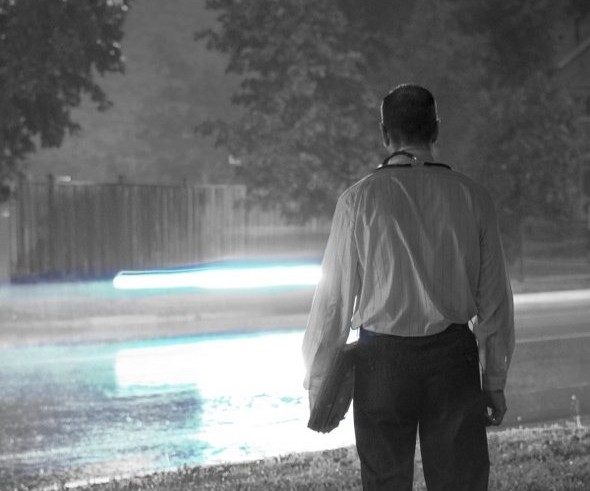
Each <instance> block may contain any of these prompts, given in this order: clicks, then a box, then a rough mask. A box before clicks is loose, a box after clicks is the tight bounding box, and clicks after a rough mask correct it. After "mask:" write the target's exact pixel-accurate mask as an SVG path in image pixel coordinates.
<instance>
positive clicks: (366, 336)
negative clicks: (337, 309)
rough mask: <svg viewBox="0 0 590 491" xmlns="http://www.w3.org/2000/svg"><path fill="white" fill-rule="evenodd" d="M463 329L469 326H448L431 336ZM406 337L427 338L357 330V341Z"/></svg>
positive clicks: (363, 329)
mask: <svg viewBox="0 0 590 491" xmlns="http://www.w3.org/2000/svg"><path fill="white" fill-rule="evenodd" d="M463 329H469V324H467V323H465V324H450V325H449V326H448V327H447V328H446V329H445V330H444V331H441V332H439V333H436V334H432V336H440V335H441V334H442V335H444V334H447V333H451V332H455V331H460V330H463ZM407 337H428V336H399V335H397V334H384V333H382V332H374V331H367V330H366V329H365V328H364V327H362V326H361V327H360V329H359V339H373V338H387V339H396V338H407Z"/></svg>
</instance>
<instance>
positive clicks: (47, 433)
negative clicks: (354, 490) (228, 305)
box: [0, 330, 352, 488]
mask: <svg viewBox="0 0 590 491" xmlns="http://www.w3.org/2000/svg"><path fill="white" fill-rule="evenodd" d="M302 335H303V332H302V331H301V330H298V331H290V332H276V333H268V332H267V333H264V334H248V335H245V334H244V335H218V336H200V337H194V338H179V339H167V340H156V341H150V342H134V343H125V344H116V345H113V344H109V345H107V344H105V345H79V346H75V345H74V346H54V347H25V348H18V349H11V350H3V351H2V353H0V356H1V358H0V422H1V430H0V431H1V433H0V483H3V482H9V481H12V482H17V481H18V479H19V477H24V476H30V475H36V474H39V473H43V474H58V475H59V474H60V473H61V472H68V473H69V475H74V476H77V477H84V476H87V477H97V476H109V475H120V474H128V473H138V472H144V471H153V470H161V469H166V468H173V467H179V466H182V465H185V464H187V465H191V464H197V463H205V464H207V463H215V462H227V461H239V460H245V459H256V458H260V457H264V456H271V455H279V454H285V453H289V452H296V451H304V450H317V449H322V448H330V447H337V446H343V445H349V444H351V443H352V428H351V426H350V424H346V425H344V426H343V427H342V428H339V429H338V430H337V431H335V432H334V434H331V435H329V436H328V437H326V436H323V435H317V434H315V433H313V432H311V431H309V430H307V429H306V418H307V416H308V413H307V398H306V394H305V392H304V390H303V389H302V387H301V382H302V377H303V368H302V363H301V357H300V346H301V340H302ZM0 488H1V486H0Z"/></svg>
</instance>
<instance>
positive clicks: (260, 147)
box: [196, 0, 478, 219]
mask: <svg viewBox="0 0 590 491" xmlns="http://www.w3.org/2000/svg"><path fill="white" fill-rule="evenodd" d="M207 6H208V8H210V9H213V10H216V11H217V12H218V13H219V23H220V27H219V29H218V30H206V31H202V32H199V33H197V36H196V37H197V39H198V40H205V41H206V42H207V46H208V47H209V48H210V49H215V50H219V51H221V52H223V53H226V54H227V55H229V60H230V61H229V64H228V68H227V69H228V72H230V73H234V74H237V75H239V76H241V77H242V84H241V86H240V90H239V91H238V92H237V93H235V94H234V96H233V102H234V103H235V104H236V106H239V107H241V108H242V116H241V117H239V118H238V119H237V120H234V121H232V122H228V120H227V119H224V120H213V121H207V122H205V123H204V124H201V125H199V127H198V130H199V131H200V132H202V133H204V134H208V135H213V136H214V137H215V139H216V142H217V144H218V145H222V146H225V147H226V148H227V149H228V150H229V151H230V153H231V154H232V155H234V156H235V157H237V158H239V159H240V161H241V162H242V167H241V168H240V175H241V178H242V179H243V181H244V182H245V183H246V184H247V185H248V187H249V191H250V195H251V196H253V197H254V198H256V199H257V201H258V202H262V203H264V204H268V205H278V206H280V207H281V208H282V210H283V212H284V213H285V214H286V215H287V216H289V217H296V218H300V219H305V218H307V217H309V216H321V215H325V216H329V215H330V214H331V213H332V210H333V206H334V203H335V201H336V198H337V197H338V195H339V194H340V193H341V192H342V191H343V190H344V189H345V188H346V187H347V186H349V185H350V184H352V183H353V182H354V181H355V180H357V179H358V178H360V177H362V176H363V175H366V174H367V173H368V172H370V170H371V169H373V168H375V167H376V166H377V164H378V163H379V162H380V160H381V159H382V158H383V156H384V151H385V150H384V148H383V146H382V144H381V139H380V132H379V104H380V101H381V98H382V97H383V95H384V94H385V93H386V92H387V91H389V90H390V89H391V88H393V86H395V85H396V84H398V83H402V82H407V81H414V82H417V83H423V84H425V85H427V86H430V87H434V88H435V89H436V90H435V92H436V95H437V98H438V100H439V104H440V105H441V106H443V107H444V110H445V114H448V115H449V116H448V121H449V122H450V124H448V125H446V128H448V129H446V130H445V131H452V130H453V129H457V123H458V126H459V127H460V129H457V133H459V134H462V135H465V134H469V131H468V128H469V121H468V120H467V121H466V119H465V117H464V115H465V113H466V112H467V113H468V111H469V108H470V107H471V106H470V104H469V100H468V99H463V100H461V101H459V102H458V101H457V98H456V96H455V94H454V91H457V90H462V89H463V88H464V87H465V86H466V85H467V84H470V83H473V80H474V79H475V78H476V77H475V76H473V75H472V74H474V73H477V71H478V67H477V66H475V65H474V64H470V63H469V56H467V55H466V53H467V51H469V50H471V49H472V46H471V43H470V42H469V40H466V39H465V38H464V37H463V36H462V35H461V34H460V33H459V31H458V30H457V29H456V28H454V27H452V24H453V23H454V20H453V19H454V17H453V15H452V14H453V11H452V6H451V5H450V4H448V3H444V2H443V3H440V2H437V3H432V2H430V1H428V0H421V1H418V2H415V3H413V4H409V3H408V2H403V1H401V0H400V1H391V0H375V1H374V2H369V3H365V2H354V1H351V0H330V1H326V2H321V3H318V2H313V1H312V0H304V1H301V0H290V1H281V2H274V1H272V0H262V1H259V2H252V3H248V4H244V3H240V4H236V3H235V2H232V1H230V0H208V2H207ZM423 12H427V14H426V15H424V14H423ZM461 111H463V113H462V116H463V117H459V114H460V112H461ZM445 118H447V116H445ZM445 121H447V119H445ZM456 148H461V147H460V146H457V147H456ZM451 153H453V152H451ZM454 153H455V154H457V152H454Z"/></svg>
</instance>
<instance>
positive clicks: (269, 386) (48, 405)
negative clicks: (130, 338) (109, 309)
mask: <svg viewBox="0 0 590 491" xmlns="http://www.w3.org/2000/svg"><path fill="white" fill-rule="evenodd" d="M515 309H516V320H517V339H518V340H521V341H522V340H525V339H539V338H547V337H587V336H590V293H589V292H585V293H584V292H582V293H580V294H579V295H577V296H576V295H573V296H572V294H569V296H568V295H566V294H541V295H540V296H539V295H538V296H536V297H534V296H517V297H516V301H515ZM302 336H303V331H302V330H291V331H280V332H279V331H276V332H272V331H271V332H268V331H266V332H261V333H258V334H239V335H236V334H225V335H208V336H197V337H184V338H169V339H160V340H151V341H141V342H125V343H116V344H80V345H55V346H39V347H20V348H10V349H9V348H6V349H2V350H0V483H6V482H18V480H19V479H20V477H24V476H30V475H38V474H41V473H43V474H45V475H47V474H50V475H53V474H60V473H61V472H67V473H68V474H69V475H70V476H76V477H78V478H81V477H97V476H98V477H99V476H111V475H126V474H133V473H140V472H149V471H154V470H161V469H167V468H174V467H179V466H182V465H191V464H207V463H216V462H228V461H239V460H245V459H256V458H261V457H265V456H273V455H280V454H285V453H290V452H298V451H305V450H319V449H323V448H330V447H337V446H343V445H351V444H352V443H353V441H354V440H353V432H352V425H351V417H350V415H349V417H348V418H347V420H346V421H345V424H343V425H342V427H340V428H338V429H337V430H335V431H334V432H333V433H331V434H330V435H318V434H315V433H313V432H311V431H309V430H307V429H306V419H307V416H308V411H307V398H306V393H305V391H304V390H303V389H302V387H301V381H302V377H303V367H302V363H301V356H300V346H301V339H302ZM0 488H1V486H0Z"/></svg>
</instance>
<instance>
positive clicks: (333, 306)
mask: <svg viewBox="0 0 590 491" xmlns="http://www.w3.org/2000/svg"><path fill="white" fill-rule="evenodd" d="M412 153H414V154H415V155H416V156H417V157H419V158H418V160H417V161H412V160H411V159H410V158H408V157H405V156H398V157H394V158H393V159H391V160H390V162H389V164H390V165H387V166H386V167H384V168H382V169H379V170H377V171H375V172H374V173H372V174H371V175H369V176H367V177H365V178H364V179H362V180H360V181H359V182H357V183H356V184H354V185H353V186H352V187H350V188H349V189H347V190H346V191H345V192H344V193H343V194H342V195H341V196H340V198H339V200H338V203H337V205H336V210H335V213H334V218H333V221H332V228H331V232H330V237H329V239H328V243H327V246H326V250H325V253H324V259H323V262H322V278H321V280H320V283H319V284H318V287H317V290H316V292H315V295H314V300H313V304H312V308H311V312H310V315H309V319H308V323H307V328H306V331H305V336H304V341H303V357H304V361H305V366H306V370H307V373H306V378H305V382H304V386H305V388H307V389H309V388H311V387H317V385H319V383H320V382H321V379H322V377H323V375H324V373H325V369H326V365H327V363H328V362H329V361H330V360H331V359H332V357H333V356H334V355H335V354H336V352H337V351H338V350H339V349H340V348H341V347H342V346H343V345H344V343H345V342H346V339H347V338H348V335H349V332H350V328H352V329H357V328H359V327H361V326H362V327H363V328H364V329H366V330H369V331H374V332H378V333H384V334H394V335H398V336H429V335H432V334H437V333H440V332H442V331H443V330H445V329H446V327H448V325H449V324H452V323H467V322H468V321H470V320H473V321H474V322H473V332H474V334H475V336H476V339H477V342H478V346H479V353H480V362H481V365H482V368H483V373H482V377H483V388H484V389H487V390H497V389H503V388H504V386H505V384H506V374H507V370H508V366H509V364H510V359H511V356H512V352H513V350H514V318H513V305H512V291H511V288H510V282H509V279H508V276H507V274H506V268H505V264H504V255H503V251H502V246H501V242H500V235H499V231H498V225H497V220H496V212H495V208H494V204H493V202H492V200H491V198H490V196H489V194H488V192H487V191H486V190H485V188H484V187H483V186H482V185H480V184H478V183H476V182H474V181H473V180H471V179H469V178H468V177H466V176H464V175H463V174H460V173H458V172H455V171H452V170H450V169H449V168H447V167H444V166H429V165H424V162H433V159H432V156H431V155H430V153H428V152H416V151H413V150H412ZM409 163H411V166H407V164H409Z"/></svg>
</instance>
